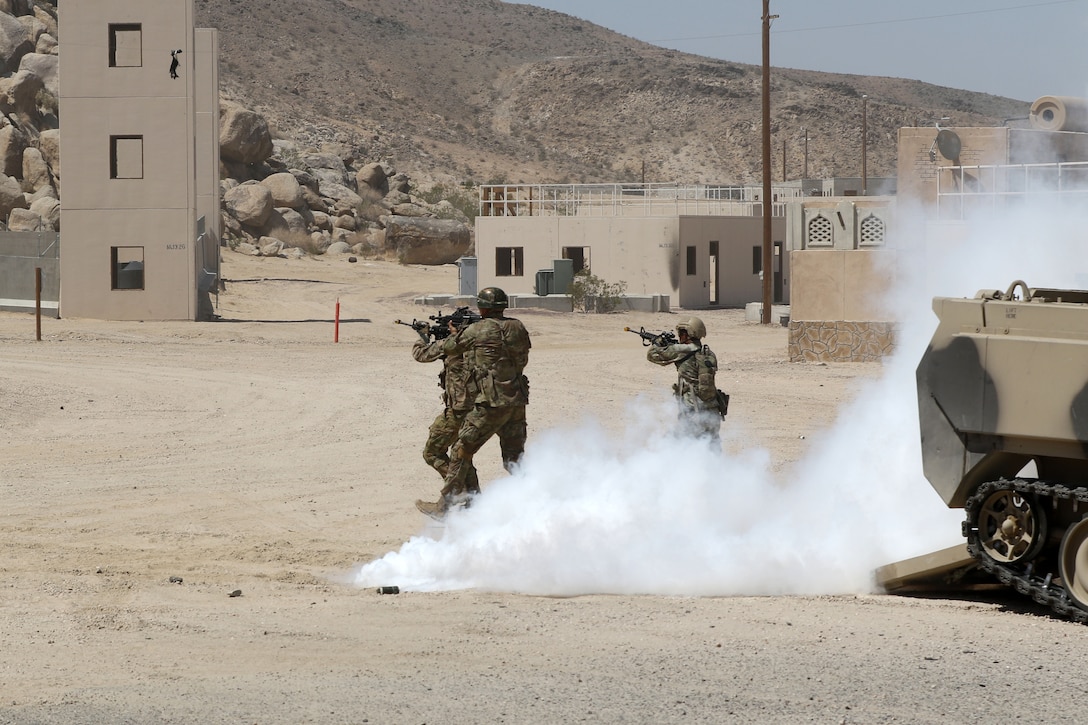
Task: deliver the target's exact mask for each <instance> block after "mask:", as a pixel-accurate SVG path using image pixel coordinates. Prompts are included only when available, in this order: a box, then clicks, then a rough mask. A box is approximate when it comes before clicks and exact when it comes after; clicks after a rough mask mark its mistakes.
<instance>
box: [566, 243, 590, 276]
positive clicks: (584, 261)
mask: <svg viewBox="0 0 1088 725" xmlns="http://www.w3.org/2000/svg"><path fill="white" fill-rule="evenodd" d="M563 259H569V260H571V261H573V262H574V265H573V266H574V274H578V273H579V272H581V271H582V270H583V269H586V268H588V267H589V247H563Z"/></svg>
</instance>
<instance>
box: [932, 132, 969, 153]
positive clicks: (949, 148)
mask: <svg viewBox="0 0 1088 725" xmlns="http://www.w3.org/2000/svg"><path fill="white" fill-rule="evenodd" d="M962 148H963V144H962V143H960V137H959V136H957V135H956V132H955V131H949V130H948V129H947V128H942V129H941V130H940V131H938V132H937V149H938V150H939V151H940V152H941V156H944V157H945V158H946V159H948V160H949V161H958V160H959V158H960V149H962Z"/></svg>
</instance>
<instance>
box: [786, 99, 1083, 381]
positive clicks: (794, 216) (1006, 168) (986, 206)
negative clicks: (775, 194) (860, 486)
mask: <svg viewBox="0 0 1088 725" xmlns="http://www.w3.org/2000/svg"><path fill="white" fill-rule="evenodd" d="M1048 99H1049V100H1048ZM1048 109H1053V110H1056V111H1058V113H1051V114H1050V116H1051V118H1052V117H1060V118H1061V119H1065V118H1080V119H1088V102H1085V101H1083V100H1082V99H1051V98H1050V97H1044V99H1040V100H1039V101H1036V103H1035V104H1034V105H1033V108H1032V118H1031V123H1032V128H1026V129H1025V128H1008V127H1005V126H1001V127H995V128H944V129H942V128H938V127H923V128H902V129H900V131H899V148H898V174H897V180H896V186H897V189H898V193H897V196H896V197H895V198H894V199H893V198H883V199H881V198H872V197H851V198H850V199H838V200H834V199H806V200H804V201H799V202H795V203H793V204H791V205H790V208H789V212H788V214H787V216H788V218H789V231H788V235H787V246H788V247H789V248H790V249H791V250H792V251H791V253H790V258H791V259H790V264H791V268H792V270H793V272H792V275H793V281H794V284H793V296H792V300H791V308H790V337H789V352H790V359H791V360H794V361H865V360H878V359H880V358H882V357H884V356H885V355H887V354H888V353H889V352H891V351H892V349H893V348H894V345H895V328H896V319H895V314H894V310H891V309H886V308H885V306H884V299H885V294H884V291H885V290H886V289H888V288H890V287H891V286H892V285H894V283H895V280H896V277H897V275H898V274H900V270H901V267H902V265H903V264H905V263H908V262H912V263H913V262H917V261H918V260H917V259H908V258H907V257H904V256H901V255H904V254H907V253H908V252H907V251H906V249H905V247H907V246H908V245H902V246H903V247H904V248H900V246H899V245H897V243H896V235H897V234H903V233H904V231H903V230H905V229H908V228H909V229H910V233H911V234H914V235H919V234H921V235H924V236H925V238H924V239H911V240H910V242H911V243H910V244H909V253H910V254H912V255H923V259H924V264H922V266H923V268H929V267H931V266H936V265H939V264H940V263H941V255H942V252H943V251H944V250H948V249H950V248H952V247H953V245H955V244H956V243H957V241H958V240H959V239H960V238H961V237H962V236H963V234H964V233H965V231H966V220H968V219H970V218H971V216H972V215H974V214H986V213H989V212H991V211H992V210H994V209H996V208H1001V207H1003V206H1004V205H1006V204H1008V203H1011V202H1014V201H1015V200H1017V199H1023V198H1028V197H1033V196H1038V195H1040V194H1061V195H1063V196H1069V195H1070V194H1081V195H1088V193H1086V192H1088V163H1084V162H1085V161H1088V133H1084V132H1083V131H1084V130H1085V129H1086V128H1088V126H1085V127H1084V128H1069V127H1067V126H1066V125H1064V124H1063V123H1051V122H1050V120H1048V117H1046V115H1045V114H1046V112H1047V111H1048ZM1067 109H1068V113H1067V112H1066V110H1067ZM885 234H886V235H887V236H886V238H884V235H885Z"/></svg>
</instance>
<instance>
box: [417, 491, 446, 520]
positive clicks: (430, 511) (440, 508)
mask: <svg viewBox="0 0 1088 725" xmlns="http://www.w3.org/2000/svg"><path fill="white" fill-rule="evenodd" d="M416 508H417V509H419V512H420V513H422V514H425V515H427V516H430V517H431V518H432V519H434V520H435V521H442V520H443V519H445V518H446V512H447V511H449V503H448V502H447V501H446V497H445V496H443V497H441V498H439V499H438V501H436V502H434V503H431V502H430V501H424V500H423V499H419V500H417V501H416Z"/></svg>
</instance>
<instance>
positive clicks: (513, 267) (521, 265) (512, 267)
mask: <svg viewBox="0 0 1088 725" xmlns="http://www.w3.org/2000/svg"><path fill="white" fill-rule="evenodd" d="M495 276H496V277H524V276H525V249H524V247H496V248H495Z"/></svg>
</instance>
